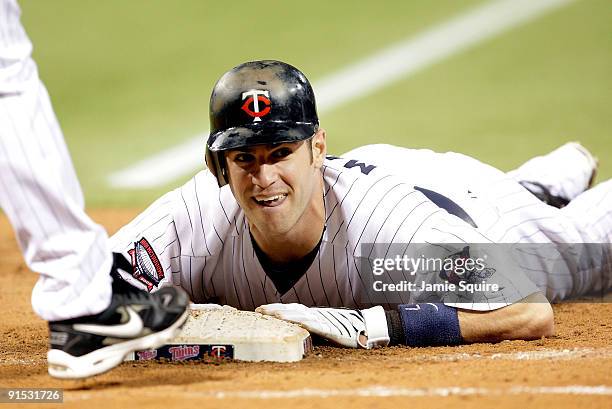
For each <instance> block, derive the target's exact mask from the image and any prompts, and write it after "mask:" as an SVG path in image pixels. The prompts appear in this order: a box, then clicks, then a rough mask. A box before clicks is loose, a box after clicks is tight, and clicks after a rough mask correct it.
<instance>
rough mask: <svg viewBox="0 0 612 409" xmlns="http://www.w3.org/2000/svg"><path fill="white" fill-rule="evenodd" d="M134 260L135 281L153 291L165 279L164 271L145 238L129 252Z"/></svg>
mask: <svg viewBox="0 0 612 409" xmlns="http://www.w3.org/2000/svg"><path fill="white" fill-rule="evenodd" d="M128 253H129V255H130V257H131V259H132V267H133V268H134V272H133V273H132V275H133V276H134V278H135V279H137V280H138V281H140V282H141V283H143V284H144V285H146V286H147V290H149V291H151V290H152V289H153V287H157V286H158V285H159V283H160V281H161V280H163V279H164V277H165V275H164V269H163V268H162V265H161V263H160V262H159V258H158V257H157V254H155V251H154V250H153V247H151V244H150V243H149V242H148V241H147V239H145V238H144V237H143V238H141V239H140V240H138V241H137V242H136V243H134V248H133V249H130V250H128Z"/></svg>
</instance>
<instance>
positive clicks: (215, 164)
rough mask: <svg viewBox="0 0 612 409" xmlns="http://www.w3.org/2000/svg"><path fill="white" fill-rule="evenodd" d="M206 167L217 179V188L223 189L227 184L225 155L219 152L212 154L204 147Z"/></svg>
mask: <svg viewBox="0 0 612 409" xmlns="http://www.w3.org/2000/svg"><path fill="white" fill-rule="evenodd" d="M205 160H206V166H208V169H209V170H210V172H211V173H212V174H213V175H214V176H215V178H217V184H218V185H219V187H223V186H225V185H227V184H228V183H229V180H228V177H227V167H226V164H225V154H224V153H223V152H222V151H221V152H213V151H211V150H210V149H209V148H208V147H206V156H205Z"/></svg>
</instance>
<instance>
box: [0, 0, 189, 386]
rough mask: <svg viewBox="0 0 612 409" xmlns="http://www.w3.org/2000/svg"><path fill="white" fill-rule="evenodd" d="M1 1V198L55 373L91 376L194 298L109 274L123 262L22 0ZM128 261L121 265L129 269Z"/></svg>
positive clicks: (166, 327) (153, 336)
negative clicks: (81, 165) (98, 215)
mask: <svg viewBox="0 0 612 409" xmlns="http://www.w3.org/2000/svg"><path fill="white" fill-rule="evenodd" d="M0 10H2V13H3V14H2V18H3V23H2V29H0V206H1V207H2V209H3V210H4V212H5V213H6V215H7V217H8V219H9V221H10V222H11V225H12V226H13V228H14V230H15V233H16V236H17V240H18V242H19V245H20V247H21V249H22V251H23V254H24V257H25V260H26V262H27V264H28V267H30V269H32V270H34V271H35V272H38V273H39V274H40V277H39V280H38V282H37V283H36V285H35V287H34V291H33V293H32V305H33V307H34V310H35V311H36V312H37V313H38V314H39V315H40V316H41V317H42V318H44V319H46V320H48V321H49V329H50V341H51V342H50V343H51V349H50V351H49V353H48V356H47V359H48V362H49V373H50V374H51V375H53V376H57V377H63V378H71V377H73V378H78V377H85V376H90V375H94V374H97V373H101V372H103V371H106V370H108V369H110V368H112V367H114V366H115V365H117V364H119V363H120V362H121V361H122V360H123V357H124V356H125V355H126V354H127V353H129V352H131V351H133V350H135V349H146V348H150V347H157V346H159V345H161V344H163V343H164V342H165V341H167V340H168V339H169V338H171V337H172V336H174V335H175V334H176V333H177V332H178V330H179V328H180V326H181V325H182V324H183V323H184V321H185V319H186V312H185V310H186V307H187V303H188V298H187V296H186V295H185V294H184V292H182V291H180V290H178V289H175V288H167V289H164V290H163V291H161V290H160V292H159V293H157V294H154V295H151V294H148V293H146V292H142V291H139V290H136V289H135V288H133V287H131V286H128V285H127V284H125V283H124V282H123V280H120V279H119V280H117V279H115V280H113V279H112V278H111V266H114V267H113V268H114V269H117V268H118V266H117V265H115V264H116V263H113V257H112V254H111V252H110V249H109V248H108V244H107V242H108V238H107V234H106V232H105V230H104V229H103V228H102V227H101V226H99V225H98V224H96V223H94V222H93V221H92V220H91V219H90V218H89V217H88V216H87V215H86V214H85V212H84V202H83V196H82V193H81V188H80V185H79V183H78V180H77V178H76V174H75V172H74V169H73V167H72V162H71V160H70V156H69V154H68V150H67V148H66V145H65V143H64V139H63V135H62V133H61V130H60V127H59V124H58V122H57V120H56V118H55V115H54V113H53V110H52V108H51V103H50V100H49V97H48V95H47V92H46V90H45V88H44V86H43V85H42V83H41V82H40V80H39V79H38V74H37V71H36V65H35V64H34V61H33V60H32V59H31V58H30V57H29V53H30V52H31V44H30V42H29V40H28V39H27V37H26V35H25V31H24V30H23V28H22V27H21V25H20V23H19V15H20V10H19V7H18V6H17V4H16V2H15V1H14V0H0ZM119 261H121V259H119ZM123 261H124V262H123V267H122V268H123V269H131V265H130V263H129V262H127V261H126V260H123ZM111 283H112V284H111ZM132 322H133V323H132Z"/></svg>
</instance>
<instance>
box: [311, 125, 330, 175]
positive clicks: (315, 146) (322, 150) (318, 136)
mask: <svg viewBox="0 0 612 409" xmlns="http://www.w3.org/2000/svg"><path fill="white" fill-rule="evenodd" d="M325 137H326V135H325V129H323V128H319V130H318V131H317V133H315V134H314V136H313V137H312V143H311V148H312V161H313V163H314V166H315V168H320V167H321V166H323V161H324V160H325V155H326V154H327V142H326V140H325Z"/></svg>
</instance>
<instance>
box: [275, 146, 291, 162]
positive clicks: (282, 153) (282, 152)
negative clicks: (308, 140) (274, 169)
mask: <svg viewBox="0 0 612 409" xmlns="http://www.w3.org/2000/svg"><path fill="white" fill-rule="evenodd" d="M292 153H293V151H292V150H291V148H287V147H282V148H280V149H276V150H275V151H274V152H272V157H273V158H275V159H282V158H286V157H287V156H289V155H291V154H292Z"/></svg>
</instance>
